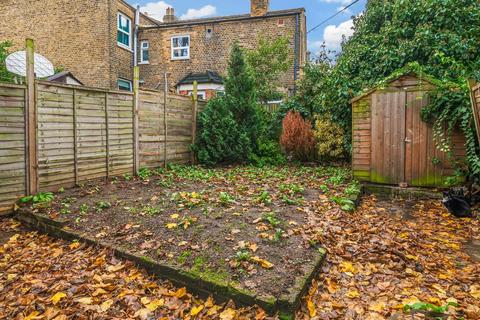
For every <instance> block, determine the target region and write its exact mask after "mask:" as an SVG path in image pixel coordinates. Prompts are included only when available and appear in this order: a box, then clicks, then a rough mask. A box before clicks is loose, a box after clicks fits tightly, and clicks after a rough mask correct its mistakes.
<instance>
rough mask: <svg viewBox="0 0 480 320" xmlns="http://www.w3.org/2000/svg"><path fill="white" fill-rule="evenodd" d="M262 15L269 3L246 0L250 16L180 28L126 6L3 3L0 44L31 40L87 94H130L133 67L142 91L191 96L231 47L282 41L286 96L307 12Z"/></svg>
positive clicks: (118, 0) (301, 50) (101, 0)
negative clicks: (286, 46)
mask: <svg viewBox="0 0 480 320" xmlns="http://www.w3.org/2000/svg"><path fill="white" fill-rule="evenodd" d="M268 7H269V0H251V12H250V13H249V14H244V15H235V16H226V17H213V18H205V19H195V20H178V19H176V17H175V13H174V9H173V8H169V9H168V10H167V12H166V15H165V18H164V22H159V21H157V20H155V19H153V18H151V17H149V16H148V15H147V14H142V13H140V12H139V10H138V9H135V8H134V7H132V6H131V5H129V4H128V3H126V2H125V1H124V0H76V1H64V0H43V1H32V0H2V2H1V3H0V10H1V12H2V16H3V17H4V18H3V19H0V41H4V40H12V41H13V42H14V49H21V48H23V46H24V41H25V38H27V37H30V38H33V39H34V40H35V43H36V51H37V52H39V53H40V54H42V55H44V56H45V57H47V58H49V59H50V60H51V61H52V62H53V63H54V65H55V66H62V67H63V68H64V69H66V70H68V71H70V72H71V73H72V74H73V75H74V76H75V77H76V78H78V79H79V80H80V81H81V82H82V83H84V84H85V85H87V86H96V87H103V88H119V89H123V90H131V88H132V79H133V71H132V70H133V68H132V67H133V65H135V64H138V65H139V66H140V83H141V86H142V87H143V88H150V89H163V88H164V86H165V78H166V79H167V81H168V86H169V90H171V91H177V92H182V93H186V94H189V93H190V92H191V91H190V90H188V89H186V90H183V89H184V88H182V85H183V83H181V82H182V80H183V82H188V81H189V76H190V79H191V78H192V76H193V78H195V77H197V78H199V79H200V78H202V79H204V78H205V76H208V75H211V74H215V76H214V77H213V78H215V79H216V80H218V78H221V77H223V76H225V73H226V68H227V64H228V58H229V53H230V48H231V45H232V44H233V42H234V41H235V40H237V41H239V43H240V45H241V46H242V47H245V48H255V46H256V44H257V43H258V40H259V39H260V37H267V38H274V37H281V36H285V37H288V39H290V49H291V50H290V51H291V61H292V67H291V70H290V71H289V72H287V73H285V74H284V75H283V76H282V79H281V82H282V87H283V88H282V89H283V90H284V91H285V92H289V93H292V92H293V91H294V90H295V81H296V79H298V77H299V76H300V72H301V67H302V66H303V65H304V64H305V62H306V46H307V41H306V17H305V10H304V9H291V10H281V11H269V10H268ZM5 17H6V18H5ZM12 22H14V23H12ZM165 75H166V76H165ZM184 84H185V85H187V88H188V85H189V84H188V83H184ZM204 86H205V88H206V89H205V90H202V91H201V92H200V94H201V95H202V97H203V96H204V95H205V96H206V97H211V96H213V95H214V92H212V90H213V89H211V88H216V89H215V90H213V91H222V87H221V86H219V84H218V83H215V82H212V83H204Z"/></svg>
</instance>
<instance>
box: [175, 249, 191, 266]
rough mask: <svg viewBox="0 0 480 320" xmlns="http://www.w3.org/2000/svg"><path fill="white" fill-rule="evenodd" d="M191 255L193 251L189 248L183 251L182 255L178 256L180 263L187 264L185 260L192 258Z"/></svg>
mask: <svg viewBox="0 0 480 320" xmlns="http://www.w3.org/2000/svg"><path fill="white" fill-rule="evenodd" d="M191 255H192V253H191V252H190V251H188V250H186V251H183V252H182V253H181V254H180V256H178V258H177V261H178V263H180V264H185V262H186V261H187V259H188V258H190V256H191Z"/></svg>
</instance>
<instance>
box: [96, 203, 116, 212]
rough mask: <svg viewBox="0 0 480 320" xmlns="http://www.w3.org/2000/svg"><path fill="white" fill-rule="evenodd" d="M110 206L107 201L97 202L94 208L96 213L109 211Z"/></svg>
mask: <svg viewBox="0 0 480 320" xmlns="http://www.w3.org/2000/svg"><path fill="white" fill-rule="evenodd" d="M111 207H112V205H111V204H110V202H107V201H99V202H97V204H96V206H95V209H96V210H97V212H98V213H100V212H102V211H103V210H105V209H109V208H111Z"/></svg>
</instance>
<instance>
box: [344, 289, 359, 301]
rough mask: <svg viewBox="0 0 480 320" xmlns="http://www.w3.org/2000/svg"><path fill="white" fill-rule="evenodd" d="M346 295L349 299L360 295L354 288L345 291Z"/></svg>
mask: <svg viewBox="0 0 480 320" xmlns="http://www.w3.org/2000/svg"><path fill="white" fill-rule="evenodd" d="M346 296H347V297H349V298H350V299H355V298H358V297H360V292H358V291H357V290H355V289H354V290H350V291H348V292H347V294H346Z"/></svg>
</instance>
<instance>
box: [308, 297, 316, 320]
mask: <svg viewBox="0 0 480 320" xmlns="http://www.w3.org/2000/svg"><path fill="white" fill-rule="evenodd" d="M307 308H308V313H309V315H310V317H311V318H313V317H315V316H316V315H317V309H315V305H314V304H313V302H312V300H311V299H308V300H307Z"/></svg>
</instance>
